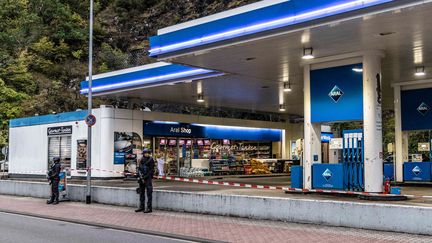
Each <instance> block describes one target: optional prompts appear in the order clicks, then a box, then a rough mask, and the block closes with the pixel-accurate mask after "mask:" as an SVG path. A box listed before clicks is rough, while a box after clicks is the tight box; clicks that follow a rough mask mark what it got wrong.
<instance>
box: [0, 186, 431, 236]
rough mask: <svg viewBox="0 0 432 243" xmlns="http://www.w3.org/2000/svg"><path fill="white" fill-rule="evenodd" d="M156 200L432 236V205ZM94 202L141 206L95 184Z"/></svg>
mask: <svg viewBox="0 0 432 243" xmlns="http://www.w3.org/2000/svg"><path fill="white" fill-rule="evenodd" d="M68 190H69V197H70V199H71V200H74V201H84V199H85V193H86V190H85V186H84V185H69V186H68ZM0 194H8V195H17V196H30V197H39V198H47V197H48V196H49V186H48V185H47V184H46V183H38V182H22V181H0ZM153 198H154V199H153V200H154V201H153V207H154V208H155V209H161V210H171V211H181V212H190V213H201V214H214V215H222V216H235V217H244V218H254V219H265V220H278V221H288V222H295V223H312V224H321V225H328V226H341V227H350V228H361V229H371V230H382V231H394V232H402V233H413V234H424V235H432V220H430V219H431V218H432V207H420V206H408V205H396V204H382V203H374V204H372V203H366V202H364V203H362V202H346V201H345V202H344V201H332V200H312V199H291V198H273V197H258V196H240V195H218V194H209V193H194V192H179V191H166V190H155V191H154V196H153ZM92 199H93V200H94V202H97V203H102V204H110V205H119V206H130V207H136V206H138V195H137V194H136V192H135V188H115V187H100V186H95V187H93V188H92Z"/></svg>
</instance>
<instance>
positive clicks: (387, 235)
mask: <svg viewBox="0 0 432 243" xmlns="http://www.w3.org/2000/svg"><path fill="white" fill-rule="evenodd" d="M245 207H247V205H245ZM52 209H57V210H52ZM133 210H134V209H133V208H129V207H118V206H109V205H101V204H91V205H85V204H84V203H80V202H63V203H60V204H59V205H55V206H54V205H46V204H45V200H42V199H35V198H28V197H13V196H4V195H0V211H9V212H10V211H13V212H17V213H22V214H31V215H36V216H42V217H49V218H58V219H62V220H66V221H72V222H82V223H88V224H93V225H101V226H112V227H114V228H122V229H131V230H134V231H153V232H161V233H165V234H174V235H184V236H190V237H197V238H202V239H210V240H216V241H225V242H266V243H269V242H320V243H323V242H349V243H354V242H432V236H421V235H410V234H399V233H393V232H379V231H371V230H360V229H350V228H340V227H327V226H319V225H311V224H295V223H285V222H276V221H265V220H253V219H242V218H232V217H222V216H213V215H200V214H190V213H178V212H167V211H155V212H154V213H152V214H143V213H135V212H133Z"/></svg>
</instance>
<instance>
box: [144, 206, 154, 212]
mask: <svg viewBox="0 0 432 243" xmlns="http://www.w3.org/2000/svg"><path fill="white" fill-rule="evenodd" d="M151 212H153V211H152V206H147V209H146V210H145V211H144V213H151Z"/></svg>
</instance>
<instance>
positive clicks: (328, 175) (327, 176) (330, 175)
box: [322, 169, 333, 181]
mask: <svg viewBox="0 0 432 243" xmlns="http://www.w3.org/2000/svg"><path fill="white" fill-rule="evenodd" d="M322 176H323V177H324V179H326V181H329V180H330V178H331V177H332V176H333V174H332V172H331V171H330V170H329V169H326V170H325V171H324V173H322Z"/></svg>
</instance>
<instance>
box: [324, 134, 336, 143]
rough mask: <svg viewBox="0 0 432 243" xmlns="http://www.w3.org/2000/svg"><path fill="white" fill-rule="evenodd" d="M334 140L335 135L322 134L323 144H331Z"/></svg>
mask: <svg viewBox="0 0 432 243" xmlns="http://www.w3.org/2000/svg"><path fill="white" fill-rule="evenodd" d="M332 138H334V135H333V133H327V132H323V133H321V142H322V143H329V142H330V140H331V139H332Z"/></svg>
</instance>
